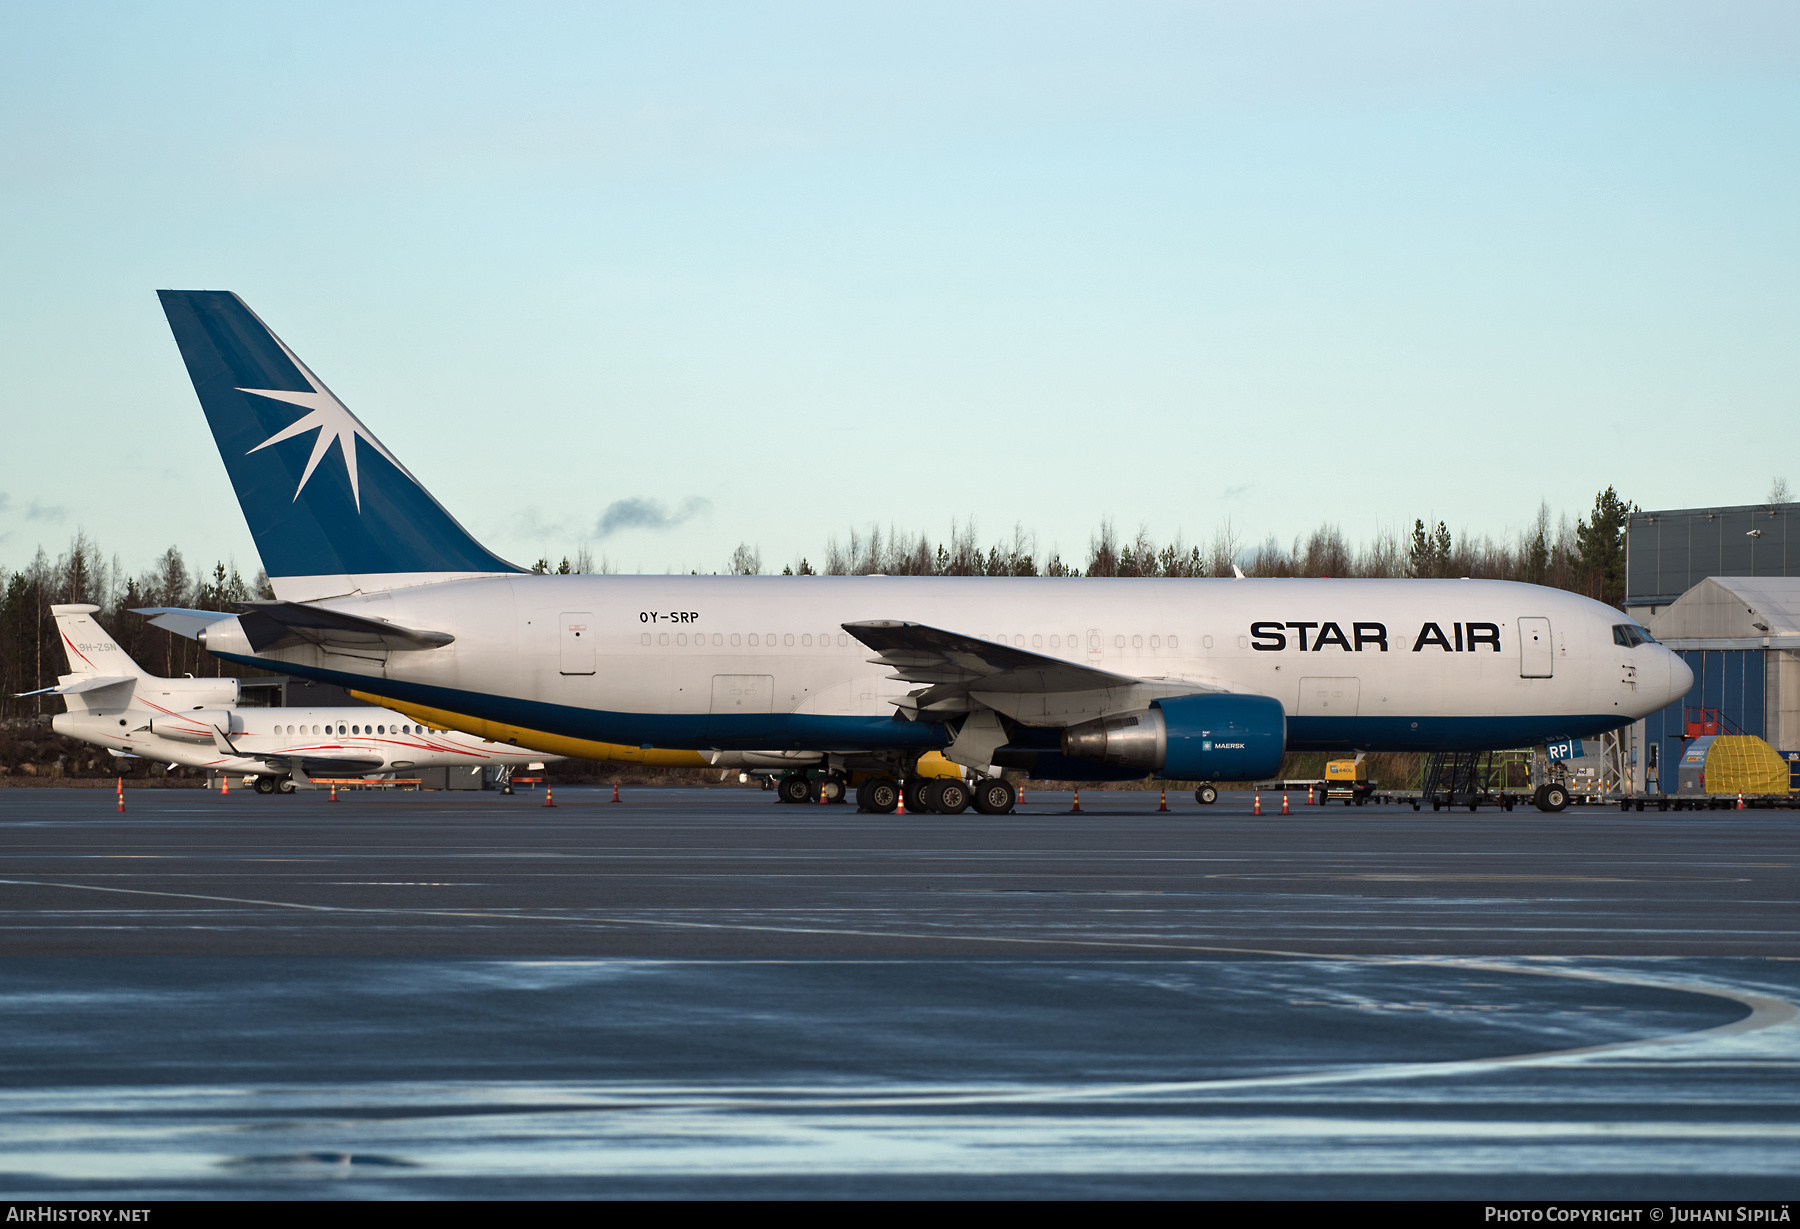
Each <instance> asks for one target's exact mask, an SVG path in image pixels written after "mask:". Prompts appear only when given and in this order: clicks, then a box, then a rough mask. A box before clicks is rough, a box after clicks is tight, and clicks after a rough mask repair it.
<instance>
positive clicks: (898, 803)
mask: <svg viewBox="0 0 1800 1229" xmlns="http://www.w3.org/2000/svg"><path fill="white" fill-rule="evenodd" d="M894 814H896V815H904V814H906V790H905V789H904V788H902V789H901V790H900V796H899V797H898V798H896V799H894Z"/></svg>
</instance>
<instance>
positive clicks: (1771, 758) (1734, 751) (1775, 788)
mask: <svg viewBox="0 0 1800 1229" xmlns="http://www.w3.org/2000/svg"><path fill="white" fill-rule="evenodd" d="M1788 780H1789V772H1788V763H1787V761H1786V760H1784V759H1782V758H1781V754H1780V753H1779V752H1778V751H1776V750H1775V748H1773V747H1771V746H1770V745H1769V744H1768V743H1766V742H1764V741H1763V740H1762V739H1760V738H1757V737H1756V736H1755V735H1752V734H1708V735H1705V736H1703V737H1700V738H1696V739H1695V740H1694V741H1693V742H1691V743H1689V744H1688V745H1687V748H1686V750H1684V751H1683V752H1682V755H1681V765H1680V778H1679V784H1678V785H1677V787H1676V793H1677V794H1687V795H1694V794H1743V795H1745V796H1750V795H1755V794H1762V795H1768V794H1777V795H1783V796H1785V795H1786V794H1787V793H1788Z"/></svg>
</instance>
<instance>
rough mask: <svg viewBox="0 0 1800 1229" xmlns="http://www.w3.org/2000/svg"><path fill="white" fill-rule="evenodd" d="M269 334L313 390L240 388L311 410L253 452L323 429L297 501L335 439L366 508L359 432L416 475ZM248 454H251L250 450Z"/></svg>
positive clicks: (353, 487)
mask: <svg viewBox="0 0 1800 1229" xmlns="http://www.w3.org/2000/svg"><path fill="white" fill-rule="evenodd" d="M269 336H270V337H272V338H274V340H275V344H276V345H278V346H280V347H281V351H282V353H283V354H286V355H287V356H288V358H289V359H290V360H291V361H292V362H293V364H294V366H295V367H297V368H298V369H299V371H300V374H301V375H303V376H305V377H306V382H307V383H308V384H310V385H312V390H311V391H310V392H304V393H294V392H288V391H286V390H285V389H276V388H240V389H238V391H239V392H240V393H254V394H255V395H256V396H258V397H268V398H270V399H271V400H273V401H285V402H287V403H288V404H289V405H297V406H300V407H301V408H302V409H305V410H310V411H311V413H309V414H307V415H305V416H304V417H302V418H300V419H299V420H298V421H297V422H294V423H291V424H289V425H288V426H287V427H285V428H283V429H282V430H280V431H277V432H276V433H275V434H274V435H271V436H270V437H269V438H268V439H266V440H264V441H263V442H262V443H260V444H258V445H257V446H256V447H255V448H252V449H251V450H250V452H261V451H262V450H263V449H264V448H267V447H268V446H269V445H270V444H279V443H281V441H282V440H289V439H293V438H294V437H295V436H296V435H304V434H306V432H308V431H317V432H318V433H319V434H318V437H317V438H316V439H315V440H313V450H312V456H311V457H309V458H308V459H307V462H306V472H305V473H303V474H301V475H300V485H299V486H298V487H296V488H294V499H295V501H296V502H297V501H298V500H299V498H300V492H301V491H304V490H305V489H306V483H307V480H308V479H310V478H311V477H312V476H313V471H314V470H315V469H317V468H319V462H320V461H322V460H324V459H325V454H326V453H328V452H330V451H331V445H332V444H333V443H334V442H335V443H336V444H337V445H338V449H339V451H340V452H342V453H343V455H344V468H345V470H346V471H348V473H349V475H350V494H351V496H352V498H354V499H355V500H356V510H357V512H358V513H359V514H360V513H361V512H362V487H361V485H360V484H359V483H358V481H357V475H356V440H357V437H358V436H361V437H362V438H363V439H365V440H367V441H368V443H369V447H371V448H373V449H374V450H375V451H376V452H379V453H380V454H381V455H382V456H384V457H386V458H387V459H388V460H389V461H392V462H393V463H394V468H395V469H397V470H399V471H400V472H401V473H403V474H406V476H407V477H408V478H412V474H410V473H408V472H407V468H406V466H404V465H402V464H400V458H398V457H396V456H395V455H394V454H393V453H391V452H389V451H388V450H387V449H386V448H385V447H384V446H383V445H382V443H381V441H380V440H378V439H376V438H375V436H374V435H373V434H372V433H371V432H370V431H369V429H368V428H367V427H365V426H363V425H362V422H361V421H360V420H359V419H358V418H357V417H356V415H354V414H352V413H351V412H350V410H349V408H348V407H346V406H345V405H344V403H343V402H342V401H339V400H338V399H337V397H336V396H334V395H333V394H332V391H331V390H330V389H329V388H326V387H325V386H324V385H323V384H321V383H319V378H318V377H317V376H315V375H313V373H312V372H311V371H310V370H309V369H308V368H307V366H306V364H305V363H302V362H301V361H300V359H299V358H298V357H297V356H296V355H295V354H294V352H293V351H292V350H289V349H288V348H287V345H286V344H285V343H283V341H282V340H281V338H279V337H275V335H274V334H273V333H271V334H269ZM245 455H246V456H248V455H249V453H246V454H245ZM413 481H414V482H417V481H418V479H416V478H414V479H413Z"/></svg>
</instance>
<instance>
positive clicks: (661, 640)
mask: <svg viewBox="0 0 1800 1229" xmlns="http://www.w3.org/2000/svg"><path fill="white" fill-rule="evenodd" d="M656 643H658V644H660V645H663V646H665V647H666V646H667V645H668V643H669V633H668V632H664V633H662V634H661V635H660V636H658V637H657V638H656Z"/></svg>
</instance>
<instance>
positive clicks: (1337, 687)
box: [1296, 678, 1362, 717]
mask: <svg viewBox="0 0 1800 1229" xmlns="http://www.w3.org/2000/svg"><path fill="white" fill-rule="evenodd" d="M1361 698H1362V680H1361V679H1344V678H1311V679H1301V680H1300V711H1299V712H1298V713H1297V714H1296V715H1297V716H1300V717H1354V716H1356V705H1357V702H1358V701H1359V700H1360V699H1361Z"/></svg>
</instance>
